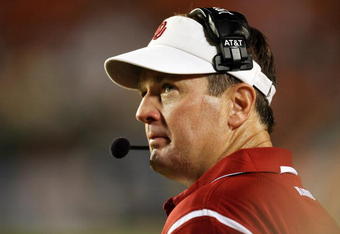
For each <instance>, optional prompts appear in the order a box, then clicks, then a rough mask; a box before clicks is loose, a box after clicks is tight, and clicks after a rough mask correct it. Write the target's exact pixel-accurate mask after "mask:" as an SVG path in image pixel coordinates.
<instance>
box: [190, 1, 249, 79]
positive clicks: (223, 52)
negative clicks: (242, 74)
mask: <svg viewBox="0 0 340 234" xmlns="http://www.w3.org/2000/svg"><path fill="white" fill-rule="evenodd" d="M189 16H190V17H193V18H194V19H196V20H197V21H198V22H200V23H201V24H202V25H203V27H204V29H205V31H206V33H207V35H208V37H209V38H210V39H211V40H212V41H213V42H214V43H215V44H216V47H217V49H218V54H217V55H216V56H215V57H214V58H213V61H212V62H213V65H214V68H215V70H216V71H218V72H221V73H224V72H227V71H238V70H250V69H252V68H253V62H252V58H251V56H250V55H249V54H248V52H247V39H248V38H249V30H248V23H247V20H246V18H245V17H244V16H243V15H242V14H240V13H238V12H231V11H227V10H225V9H222V8H216V7H214V8H196V9H194V10H192V11H191V12H190V13H189Z"/></svg>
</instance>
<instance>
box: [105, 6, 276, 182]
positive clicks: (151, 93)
mask: <svg viewBox="0 0 340 234" xmlns="http://www.w3.org/2000/svg"><path fill="white" fill-rule="evenodd" d="M229 13H230V12H229ZM249 32H250V35H249V39H247V43H248V44H249V45H250V47H249V46H248V48H247V50H248V53H250V54H251V55H252V56H253V59H255V60H256V61H258V63H256V62H255V61H253V68H252V69H251V70H238V71H228V72H223V74H222V73H217V72H216V64H214V65H213V59H215V55H216V54H218V53H219V52H220V51H219V48H218V46H216V45H214V44H212V43H211V41H210V40H209V38H207V37H206V31H205V30H204V29H203V26H202V25H201V24H200V23H199V22H198V21H196V20H194V19H191V18H189V17H185V16H174V17H171V18H169V19H167V20H165V21H164V22H163V23H162V24H161V26H160V27H159V28H158V29H157V31H156V33H155V35H154V37H153V40H152V41H151V42H150V44H149V45H148V47H146V48H143V49H140V50H137V51H132V52H130V53H127V54H123V55H120V56H116V57H113V58H110V59H108V60H107V61H106V62H105V68H106V71H107V73H108V75H109V76H110V77H111V78H112V79H113V81H114V82H115V83H117V84H118V85H120V86H123V87H125V88H130V89H135V90H139V91H140V93H141V94H142V97H143V98H142V101H141V104H140V106H139V108H138V111H137V114H136V117H137V119H138V120H139V121H141V122H143V123H144V124H145V129H146V134H147V137H148V139H149V146H150V150H151V157H150V162H151V166H152V167H153V169H154V170H156V171H158V172H160V173H161V174H163V175H165V176H167V177H170V178H172V179H175V180H177V181H180V182H182V183H184V184H191V183H192V182H193V181H195V180H196V179H197V178H198V177H199V176H201V175H202V174H203V172H204V171H206V170H207V169H208V168H209V167H211V166H212V165H213V164H214V163H216V161H217V160H219V159H220V158H221V157H223V156H226V155H227V154H228V153H231V152H233V151H235V150H237V149H239V148H243V147H254V146H268V145H266V144H264V145H263V144H262V143H263V142H260V141H261V140H263V139H264V142H266V141H267V140H268V139H269V136H268V135H267V131H268V130H269V131H270V130H271V126H272V119H273V118H272V115H271V109H270V107H269V103H270V101H271V99H272V97H273V95H274V93H275V87H274V86H273V84H272V82H271V81H270V79H268V78H267V77H266V75H265V74H264V73H263V72H261V67H260V66H263V67H264V68H265V69H264V72H265V73H266V74H267V76H269V77H270V78H271V79H273V78H274V77H275V76H274V73H273V71H274V70H273V64H272V56H271V53H270V50H269V47H268V45H267V44H266V43H265V40H264V38H263V36H262V34H261V33H259V32H258V31H257V30H255V29H253V28H249ZM233 49H235V48H234V47H233ZM250 61H251V60H250ZM258 64H260V66H259V65H258ZM235 77H236V78H235ZM268 113H269V115H268ZM268 116H269V117H268ZM263 134H264V135H265V138H260V139H258V137H256V136H258V135H263ZM259 140H260V141H259ZM269 146H270V145H269Z"/></svg>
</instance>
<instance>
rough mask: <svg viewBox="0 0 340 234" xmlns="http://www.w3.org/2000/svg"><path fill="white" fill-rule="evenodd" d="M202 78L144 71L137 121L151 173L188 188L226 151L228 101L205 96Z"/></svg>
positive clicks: (205, 82) (206, 83)
mask: <svg viewBox="0 0 340 234" xmlns="http://www.w3.org/2000/svg"><path fill="white" fill-rule="evenodd" d="M207 87H208V81H207V79H206V77H203V76H198V75H197V76H193V75H190V76H177V75H176V76H174V75H171V76H170V75H168V74H164V73H158V72H152V71H145V72H144V73H143V75H142V76H141V79H140V92H141V94H142V97H143V98H142V100H141V103H140V106H139V108H138V110H137V113H136V118H137V119H138V120H139V121H141V122H143V123H144V124H145V131H146V136H147V138H148V141H149V146H150V151H151V156H150V164H151V166H152V168H153V169H154V170H155V171H157V172H159V173H161V174H163V175H165V176H167V177H169V178H171V179H174V180H177V181H179V182H182V183H184V184H190V183H191V182H193V181H195V180H196V179H197V178H199V177H200V176H201V175H202V173H203V172H204V171H205V170H206V169H208V168H209V167H210V166H211V165H212V163H213V160H214V159H216V157H219V156H221V154H223V152H224V151H225V146H226V142H227V140H228V135H229V134H228V132H229V129H228V123H227V122H228V121H227V112H228V101H227V98H225V96H224V95H222V96H221V97H215V96H211V95H209V94H208V89H207Z"/></svg>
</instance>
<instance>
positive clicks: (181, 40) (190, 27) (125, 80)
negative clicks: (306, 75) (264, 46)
mask: <svg viewBox="0 0 340 234" xmlns="http://www.w3.org/2000/svg"><path fill="white" fill-rule="evenodd" d="M216 54H217V49H216V46H214V45H211V44H209V42H208V41H207V39H206V36H205V34H204V29H203V26H202V25H201V24H200V23H198V22H197V21H195V20H193V19H191V18H188V17H185V16H172V17H170V18H168V19H166V20H164V21H163V23H162V24H161V25H160V27H159V28H158V29H157V31H156V33H155V35H154V37H153V39H152V40H151V41H150V43H149V44H148V46H147V47H144V48H141V49H138V50H134V51H131V52H128V53H125V54H121V55H117V56H114V57H111V58H108V59H107V60H106V61H105V64H104V67H105V71H106V73H107V74H108V76H109V77H110V78H111V79H112V81H113V82H114V83H116V84H117V85H119V86H122V87H124V88H128V89H137V88H138V79H139V71H140V68H146V69H150V70H154V71H158V72H162V73H168V74H178V75H180V74H182V75H191V74H211V73H217V71H216V70H215V69H214V67H213V64H212V61H213V58H214V56H215V55H216ZM228 74H230V75H232V76H234V77H236V78H238V79H239V80H241V81H243V82H245V83H247V84H249V85H251V86H254V87H256V88H257V89H258V90H259V91H260V92H261V93H263V94H264V95H265V96H266V97H267V99H268V102H269V103H271V100H272V98H273V96H274V94H275V91H276V89H275V86H274V85H273V83H272V81H271V80H270V79H269V78H268V77H267V76H266V75H265V74H264V73H263V72H261V67H260V66H259V65H258V64H257V63H256V62H255V61H254V60H253V68H252V69H251V70H245V71H232V72H228Z"/></svg>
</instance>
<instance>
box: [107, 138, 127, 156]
mask: <svg viewBox="0 0 340 234" xmlns="http://www.w3.org/2000/svg"><path fill="white" fill-rule="evenodd" d="M129 150H130V142H129V141H128V139H126V138H117V139H116V140H114V141H113V143H112V145H111V153H112V155H113V156H114V157H115V158H123V157H124V156H125V155H127V153H128V152H129Z"/></svg>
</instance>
